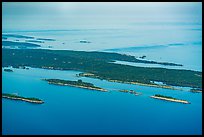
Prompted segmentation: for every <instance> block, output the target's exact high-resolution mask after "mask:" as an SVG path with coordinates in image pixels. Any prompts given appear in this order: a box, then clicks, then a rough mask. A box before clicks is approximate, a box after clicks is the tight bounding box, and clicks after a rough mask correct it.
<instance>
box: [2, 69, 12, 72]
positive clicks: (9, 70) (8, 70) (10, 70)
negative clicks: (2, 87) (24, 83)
mask: <svg viewBox="0 0 204 137" xmlns="http://www.w3.org/2000/svg"><path fill="white" fill-rule="evenodd" d="M4 71H6V72H13V70H12V69H4Z"/></svg>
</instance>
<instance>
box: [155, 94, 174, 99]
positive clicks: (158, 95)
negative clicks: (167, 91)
mask: <svg viewBox="0 0 204 137" xmlns="http://www.w3.org/2000/svg"><path fill="white" fill-rule="evenodd" d="M154 96H155V97H161V98H169V99H174V100H175V99H176V98H173V97H170V96H164V95H160V94H156V95H154Z"/></svg>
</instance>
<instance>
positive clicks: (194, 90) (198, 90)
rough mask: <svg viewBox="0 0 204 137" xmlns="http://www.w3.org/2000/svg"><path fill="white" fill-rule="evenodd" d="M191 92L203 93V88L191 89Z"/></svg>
mask: <svg viewBox="0 0 204 137" xmlns="http://www.w3.org/2000/svg"><path fill="white" fill-rule="evenodd" d="M190 91H191V92H202V89H201V88H192V89H190Z"/></svg>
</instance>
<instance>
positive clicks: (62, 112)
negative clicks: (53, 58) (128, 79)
mask: <svg viewBox="0 0 204 137" xmlns="http://www.w3.org/2000/svg"><path fill="white" fill-rule="evenodd" d="M13 70H14V72H5V71H2V92H5V93H18V95H22V96H25V97H36V98H40V99H42V100H44V101H45V103H44V104H31V103H27V102H21V101H14V100H8V99H4V98H3V99H2V120H3V121H2V134H3V135H7V134H33V135H34V134H54V135H55V134H56V135H57V134H61V135H63V134H97V135H100V134H118V135H121V134H137V135H143V134H167V135H170V134H173V135H174V134H179V135H180V134H186V135H189V134H199V135H201V134H202V93H192V92H187V91H177V90H169V89H161V88H153V87H144V86H138V85H130V84H121V83H113V82H108V81H104V80H98V79H92V78H80V79H82V80H83V81H85V82H91V83H93V84H94V85H96V86H99V87H102V88H105V89H108V90H109V92H107V93H104V92H100V91H92V90H87V89H81V88H76V87H69V86H56V85H50V84H48V83H47V82H46V81H42V80H41V79H42V78H59V79H67V80H77V79H79V78H78V77H76V74H78V73H80V72H77V71H58V70H45V69H38V68H30V69H29V70H25V69H13ZM119 89H133V90H135V91H138V92H142V95H140V96H134V95H132V94H128V93H122V92H118V91H117V90H119ZM154 94H162V95H168V96H173V97H176V98H180V99H184V100H188V101H190V102H191V104H180V103H174V102H167V101H162V100H156V99H152V98H150V97H149V96H151V95H154Z"/></svg>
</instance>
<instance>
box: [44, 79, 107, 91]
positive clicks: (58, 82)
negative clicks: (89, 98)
mask: <svg viewBox="0 0 204 137" xmlns="http://www.w3.org/2000/svg"><path fill="white" fill-rule="evenodd" d="M43 80H45V81H47V82H48V83H49V84H55V85H64V86H66V85H70V86H75V87H82V88H88V89H95V90H103V91H105V89H102V88H100V87H96V86H94V84H92V83H88V82H83V81H82V80H80V79H79V80H77V81H70V80H61V79H43Z"/></svg>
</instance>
